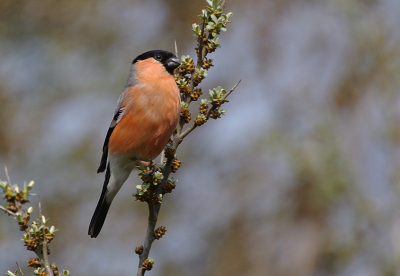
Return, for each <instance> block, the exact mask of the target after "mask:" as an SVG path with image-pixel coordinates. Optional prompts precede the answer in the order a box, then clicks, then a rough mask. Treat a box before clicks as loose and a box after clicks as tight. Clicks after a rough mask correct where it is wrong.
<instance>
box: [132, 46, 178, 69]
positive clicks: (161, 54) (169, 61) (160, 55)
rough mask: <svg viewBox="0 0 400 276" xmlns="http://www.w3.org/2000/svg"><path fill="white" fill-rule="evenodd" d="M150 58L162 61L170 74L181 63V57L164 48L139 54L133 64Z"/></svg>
mask: <svg viewBox="0 0 400 276" xmlns="http://www.w3.org/2000/svg"><path fill="white" fill-rule="evenodd" d="M148 58H154V59H155V60H157V61H159V62H161V63H162V64H163V65H164V67H165V69H166V70H167V71H168V72H169V73H170V74H173V72H174V70H175V69H176V68H177V67H178V66H179V65H180V62H179V59H178V58H177V57H176V56H175V55H174V54H173V53H171V52H168V51H164V50H152V51H148V52H145V53H143V54H141V55H139V56H137V57H136V58H135V59H134V60H133V62H132V64H135V63H136V62H138V61H139V60H145V59H148Z"/></svg>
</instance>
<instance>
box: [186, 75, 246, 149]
mask: <svg viewBox="0 0 400 276" xmlns="http://www.w3.org/2000/svg"><path fill="white" fill-rule="evenodd" d="M241 81H242V80H239V81H238V83H237V84H236V85H235V86H234V87H232V89H231V90H229V92H228V93H226V95H225V97H224V100H225V99H226V98H227V97H228V96H229V95H230V94H231V93H232V92H233V90H235V89H236V87H237V86H238V85H239V83H240V82H241ZM215 109H217V107H212V108H210V109H209V110H208V112H207V114H206V118H207V120H208V119H209V118H210V115H211V112H212V111H214V110H215ZM196 127H197V125H196V124H195V123H193V125H191V126H190V127H188V128H187V129H186V130H185V131H184V132H183V133H182V134H181V135H180V136H179V144H180V143H181V142H182V140H183V139H184V138H185V137H186V136H188V134H189V133H190V132H192V131H193V130H194V129H195V128H196Z"/></svg>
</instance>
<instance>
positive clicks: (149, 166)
mask: <svg viewBox="0 0 400 276" xmlns="http://www.w3.org/2000/svg"><path fill="white" fill-rule="evenodd" d="M134 161H135V162H137V163H139V164H141V165H143V166H145V167H146V168H150V170H149V171H148V172H147V173H146V175H152V174H153V173H154V172H155V171H156V165H154V164H155V162H154V160H151V161H150V162H148V161H143V160H137V159H134Z"/></svg>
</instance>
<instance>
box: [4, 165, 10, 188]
mask: <svg viewBox="0 0 400 276" xmlns="http://www.w3.org/2000/svg"><path fill="white" fill-rule="evenodd" d="M4 171H5V172H6V177H7V181H8V185H10V187H11V179H10V176H9V175H8V169H7V166H4Z"/></svg>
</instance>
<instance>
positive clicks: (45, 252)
mask: <svg viewBox="0 0 400 276" xmlns="http://www.w3.org/2000/svg"><path fill="white" fill-rule="evenodd" d="M39 213H40V221H41V222H42V223H41V224H42V226H43V228H42V231H43V255H42V258H41V259H42V260H43V262H44V267H45V268H46V271H47V274H49V276H54V274H53V270H52V269H51V267H50V262H49V257H48V254H47V238H46V232H45V225H44V223H45V221H44V220H45V217H43V215H42V205H41V204H40V198H39ZM37 249H38V250H37V251H39V248H37ZM35 252H36V251H35ZM36 254H37V252H36ZM38 256H39V254H38Z"/></svg>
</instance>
